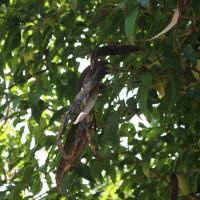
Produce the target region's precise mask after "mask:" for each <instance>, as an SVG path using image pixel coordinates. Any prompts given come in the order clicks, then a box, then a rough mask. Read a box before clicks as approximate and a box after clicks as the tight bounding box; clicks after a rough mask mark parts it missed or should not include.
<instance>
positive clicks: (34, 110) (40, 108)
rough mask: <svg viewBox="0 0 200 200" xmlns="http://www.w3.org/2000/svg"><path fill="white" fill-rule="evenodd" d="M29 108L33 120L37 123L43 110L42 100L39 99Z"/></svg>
mask: <svg viewBox="0 0 200 200" xmlns="http://www.w3.org/2000/svg"><path fill="white" fill-rule="evenodd" d="M31 110H32V115H33V117H34V119H35V121H36V122H37V123H38V124H40V118H41V115H42V112H43V111H44V101H42V100H39V102H38V104H37V105H35V106H33V107H32V108H31Z"/></svg>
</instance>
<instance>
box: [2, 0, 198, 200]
mask: <svg viewBox="0 0 200 200" xmlns="http://www.w3.org/2000/svg"><path fill="white" fill-rule="evenodd" d="M177 3H178V2H177V1H173V0H168V1H166V0H152V1H149V0H124V1H123V0H121V1H119V0H117V1H116V0H115V1H114V0H110V1H105V0H100V1H98V0H84V1H77V0H71V1H67V2H65V1H62V0H58V1H51V0H46V1H39V0H29V1H26V0H8V1H5V0H3V1H1V2H0V30H1V33H0V49H1V51H0V65H1V66H0V77H1V78H0V81H1V85H0V96H1V100H0V116H1V124H0V126H1V129H0V143H1V146H0V152H1V157H0V161H1V165H0V176H1V187H0V199H15V200H16V199H59V198H60V197H61V195H60V194H59V193H58V191H57V189H56V188H55V187H56V185H55V174H56V169H57V166H58V164H59V159H60V158H59V154H58V149H57V146H56V134H57V133H58V130H59V125H60V122H61V118H62V115H63V113H64V112H65V111H66V109H67V107H68V106H69V105H70V103H71V102H73V100H74V97H75V88H76V85H77V81H78V77H79V72H78V67H79V61H78V58H87V59H89V53H90V52H91V50H92V49H95V48H96V47H98V46H100V45H106V44H114V43H118V42H121V43H122V44H137V45H138V44H139V45H141V46H142V47H143V49H144V51H143V52H138V53H131V54H128V55H125V56H124V55H123V56H110V57H109V58H107V59H109V62H110V63H111V64H112V70H111V71H112V73H111V75H109V76H108V77H107V78H105V79H104V80H103V82H102V85H101V87H100V92H101V95H100V96H99V98H98V101H97V103H96V104H95V113H96V118H97V131H96V132H95V134H93V135H92V144H93V145H94V146H95V148H96V151H97V154H98V157H99V158H100V161H99V160H98V159H96V158H95V156H94V154H93V152H92V150H91V148H90V147H89V146H87V148H86V149H85V151H84V153H83V154H82V156H81V158H80V159H79V160H77V164H78V167H77V168H75V169H74V170H71V171H68V172H66V174H65V177H64V179H63V188H64V189H65V195H66V197H67V199H85V198H86V199H102V200H103V199H127V200H128V199H169V198H170V192H171V188H172V187H173V184H172V183H171V182H170V177H171V175H172V174H173V176H174V174H175V176H176V177H177V178H178V186H179V198H180V199H197V198H198V195H200V194H199V193H200V176H199V173H200V168H199V166H200V165H199V158H200V138H199V136H200V133H199V130H200V115H199V113H200V85H199V83H200V71H199V69H200V54H199V44H200V42H199V41H200V40H199V39H200V34H199V31H200V29H199V28H198V27H199V25H200V24H199V23H200V13H199V9H200V2H199V1H195V0H190V1H186V5H185V6H184V7H183V9H182V12H181V16H180V18H179V21H178V24H176V25H175V27H174V28H173V29H172V30H170V31H168V32H167V33H166V34H164V35H162V36H161V37H159V38H156V39H155V40H152V41H147V39H149V38H152V37H153V36H155V35H156V34H158V33H159V32H161V31H162V30H163V29H164V28H165V27H166V26H167V25H168V24H169V22H170V20H171V19H172V16H173V12H174V10H175V9H176V7H177ZM121 91H127V94H129V95H128V96H127V97H126V98H125V97H124V98H120V92H121ZM142 115H145V117H146V119H147V120H148V122H149V126H146V125H145V124H144V122H140V123H139V124H138V126H139V127H136V126H135V125H134V124H136V123H134V120H135V119H136V117H134V116H138V117H142ZM133 117H134V118H133ZM123 140H125V141H127V142H122V141H123Z"/></svg>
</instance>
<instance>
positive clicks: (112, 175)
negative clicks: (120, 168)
mask: <svg viewBox="0 0 200 200" xmlns="http://www.w3.org/2000/svg"><path fill="white" fill-rule="evenodd" d="M108 174H109V176H110V178H111V180H112V182H113V183H115V182H116V176H117V174H116V169H115V167H114V166H110V167H109V168H108Z"/></svg>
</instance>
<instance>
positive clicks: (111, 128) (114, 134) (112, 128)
mask: <svg viewBox="0 0 200 200" xmlns="http://www.w3.org/2000/svg"><path fill="white" fill-rule="evenodd" d="M118 121H119V115H118V114H117V113H113V114H111V115H110V116H109V118H108V120H107V122H106V125H107V128H106V129H105V137H106V138H108V139H110V141H111V143H112V145H113V147H114V148H115V149H116V150H119V143H120V140H119V133H118V130H119V127H118Z"/></svg>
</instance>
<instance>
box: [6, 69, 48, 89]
mask: <svg viewBox="0 0 200 200" xmlns="http://www.w3.org/2000/svg"><path fill="white" fill-rule="evenodd" d="M46 71H47V68H46V69H43V70H41V71H39V72H36V73H35V74H33V75H31V74H29V75H28V76H27V77H25V78H22V79H21V80H19V81H18V82H17V83H14V84H13V85H11V86H9V87H8V88H6V89H8V90H10V89H11V88H12V87H14V86H16V85H18V84H21V83H24V82H26V81H28V80H29V79H30V78H33V77H36V76H39V75H41V74H43V73H44V72H46Z"/></svg>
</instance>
